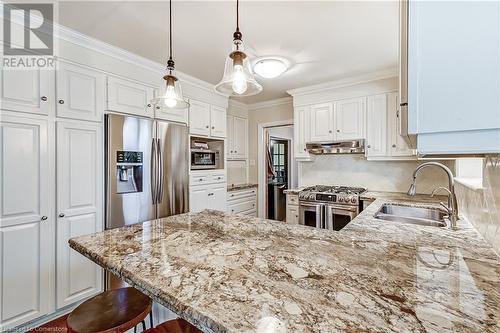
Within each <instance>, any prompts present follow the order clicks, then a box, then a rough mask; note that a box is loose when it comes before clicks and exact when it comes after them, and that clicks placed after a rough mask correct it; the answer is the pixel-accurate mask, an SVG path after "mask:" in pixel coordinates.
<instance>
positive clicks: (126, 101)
mask: <svg viewBox="0 0 500 333" xmlns="http://www.w3.org/2000/svg"><path fill="white" fill-rule="evenodd" d="M153 95H154V89H153V88H151V87H149V86H146V85H143V84H141V83H138V82H132V81H128V80H123V79H120V78H117V77H112V76H108V110H112V111H116V112H123V113H130V114H134V115H139V116H145V117H153V116H154V112H153V106H152V105H151V100H152V99H153Z"/></svg>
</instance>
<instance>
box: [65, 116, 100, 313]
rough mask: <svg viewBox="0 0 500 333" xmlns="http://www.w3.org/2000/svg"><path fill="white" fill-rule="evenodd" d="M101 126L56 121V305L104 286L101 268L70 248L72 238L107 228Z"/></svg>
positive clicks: (92, 293) (83, 296) (77, 298)
mask: <svg viewBox="0 0 500 333" xmlns="http://www.w3.org/2000/svg"><path fill="white" fill-rule="evenodd" d="M102 146H103V141H102V129H101V125H100V124H88V123H82V122H69V121H68V122H66V121H63V122H59V123H58V124H57V214H58V218H57V277H56V278H57V283H56V286H57V307H58V308H62V307H64V306H66V305H69V304H71V303H74V302H76V301H80V300H82V299H85V298H87V297H89V296H92V295H95V294H97V293H99V292H100V291H101V290H102V270H101V269H100V268H99V266H97V265H96V264H94V263H93V262H91V261H90V260H88V259H87V258H85V257H84V256H82V255H81V254H80V253H78V252H76V251H74V250H72V249H70V247H69V246H68V239H70V238H72V237H76V236H80V235H86V234H90V233H94V232H98V231H101V230H102V229H103V212H102V209H103V207H102V202H103V175H102V169H103V163H102V161H103V152H102Z"/></svg>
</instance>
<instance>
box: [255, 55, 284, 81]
mask: <svg viewBox="0 0 500 333" xmlns="http://www.w3.org/2000/svg"><path fill="white" fill-rule="evenodd" d="M288 66H289V63H288V61H286V59H283V58H280V57H264V58H260V59H258V60H257V61H256V62H255V65H254V66H253V70H254V72H255V73H256V74H257V75H258V76H260V77H263V78H266V79H274V78H276V77H278V76H280V75H281V74H283V73H284V72H286V70H287V69H288Z"/></svg>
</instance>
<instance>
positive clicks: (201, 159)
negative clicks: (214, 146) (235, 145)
mask: <svg viewBox="0 0 500 333" xmlns="http://www.w3.org/2000/svg"><path fill="white" fill-rule="evenodd" d="M218 165H219V152H218V151H214V150H207V149H191V170H204V169H217V168H218Z"/></svg>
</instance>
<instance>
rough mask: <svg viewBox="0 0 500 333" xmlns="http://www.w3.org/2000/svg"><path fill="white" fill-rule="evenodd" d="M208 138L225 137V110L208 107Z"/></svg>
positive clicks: (212, 106)
mask: <svg viewBox="0 0 500 333" xmlns="http://www.w3.org/2000/svg"><path fill="white" fill-rule="evenodd" d="M210 136H213V137H218V138H225V137H226V109H224V108H221V107H218V106H214V105H211V106H210Z"/></svg>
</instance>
